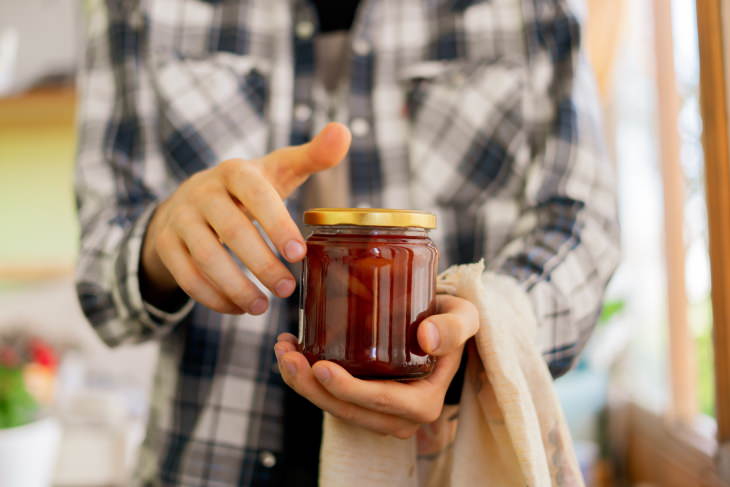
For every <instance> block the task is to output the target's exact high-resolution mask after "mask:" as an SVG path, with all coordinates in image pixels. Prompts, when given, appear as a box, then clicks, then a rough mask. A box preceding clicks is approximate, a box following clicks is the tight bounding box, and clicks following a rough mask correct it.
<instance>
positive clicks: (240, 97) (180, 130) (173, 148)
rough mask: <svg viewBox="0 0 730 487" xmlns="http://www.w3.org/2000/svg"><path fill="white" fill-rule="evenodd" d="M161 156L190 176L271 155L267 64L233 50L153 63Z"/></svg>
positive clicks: (179, 56)
mask: <svg viewBox="0 0 730 487" xmlns="http://www.w3.org/2000/svg"><path fill="white" fill-rule="evenodd" d="M150 71H151V77H152V85H153V87H154V93H155V96H156V97H157V103H156V104H155V106H156V107H157V110H158V124H157V126H158V130H159V140H160V141H161V148H162V152H163V154H164V155H165V157H166V158H167V159H168V161H169V163H170V165H171V167H172V168H173V169H174V170H176V171H178V172H179V176H180V177H181V178H185V177H187V176H189V175H191V174H193V173H195V172H198V171H200V170H203V169H206V168H208V167H211V166H214V165H216V164H218V163H219V162H221V161H223V160H225V159H230V158H233V157H240V158H243V159H251V158H255V157H260V156H262V155H264V154H265V153H266V152H267V149H268V147H267V146H268V138H269V129H268V124H267V116H266V112H267V104H268V99H269V77H268V75H267V73H268V72H269V66H268V63H267V62H266V61H265V60H262V59H259V58H256V57H254V56H250V55H240V54H234V53H230V52H211V53H207V54H204V55H200V56H185V55H177V56H170V57H169V58H168V59H165V60H157V61H153V62H152V66H151V69H150Z"/></svg>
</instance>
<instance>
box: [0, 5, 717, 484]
mask: <svg viewBox="0 0 730 487" xmlns="http://www.w3.org/2000/svg"><path fill="white" fill-rule="evenodd" d="M574 3H575V4H576V6H577V8H578V9H579V11H580V12H581V15H582V16H583V17H584V25H585V35H584V41H585V45H586V49H587V53H588V56H589V58H590V61H591V62H592V64H593V66H594V69H595V72H596V78H597V81H598V85H599V89H600V95H601V101H602V106H603V109H604V120H605V131H606V138H607V141H608V144H607V150H608V151H610V152H611V153H612V154H613V155H614V160H615V161H616V165H617V170H618V174H619V179H620V183H619V184H620V212H621V221H622V228H623V235H622V239H623V264H622V265H621V267H620V269H619V271H618V272H617V274H616V276H615V278H614V279H613V281H612V282H611V285H610V287H609V290H608V294H607V300H606V304H605V308H604V312H603V315H602V317H601V321H600V324H599V326H598V328H597V330H596V333H595V335H594V336H593V338H592V339H591V341H590V344H589V346H588V349H587V351H586V353H585V354H584V356H583V359H582V360H581V362H580V364H579V365H578V367H577V368H576V369H575V370H574V371H572V372H571V373H569V374H568V375H566V376H565V377H563V378H561V379H559V380H558V381H557V383H556V384H557V388H558V390H559V394H560V397H561V401H562V402H563V405H564V408H565V411H566V415H567V417H568V420H569V423H570V426H571V429H572V432H573V436H574V438H575V440H576V444H577V449H578V454H579V458H580V461H581V465H582V468H583V470H584V474H585V476H586V481H587V483H588V484H589V485H592V486H608V485H677V486H690V485H708V486H709V485H726V484H725V483H724V482H723V480H722V478H723V476H725V479H728V477H727V475H726V474H727V470H730V469H729V468H728V466H729V465H730V457H726V455H725V453H724V452H725V449H724V448H723V446H724V445H725V441H726V440H728V439H730V424H728V419H730V378H728V374H730V363H728V362H727V361H725V359H726V358H728V359H730V340H728V339H727V336H728V334H730V323H728V315H727V311H725V313H724V314H723V315H722V316H721V315H718V316H715V318H714V319H713V300H712V295H711V275H712V273H713V272H714V273H715V275H717V274H718V272H723V271H722V269H725V271H724V272H725V276H726V278H727V277H728V276H730V265H728V263H727V262H723V261H722V253H721V252H715V257H714V259H711V258H710V252H709V250H708V249H709V242H710V236H711V235H716V234H719V233H718V232H721V231H722V230H721V228H722V227H723V226H730V221H725V222H722V221H718V220H717V219H716V218H714V217H713V213H712V212H709V213H710V215H709V218H708V211H707V209H708V205H707V201H708V194H706V190H705V188H706V186H705V175H706V173H707V172H708V164H714V165H715V166H716V165H718V164H721V165H722V164H725V165H726V164H727V158H726V156H727V152H725V153H724V154H725V155H724V158H723V156H722V154H721V153H720V154H719V155H718V153H717V150H716V147H715V146H713V147H712V154H710V153H708V154H705V153H704V152H703V143H702V142H703V141H702V134H703V116H702V109H701V107H702V104H701V102H700V85H701V76H700V73H701V72H702V73H703V78H702V79H703V86H706V88H705V89H706V90H710V89H712V90H718V89H719V88H718V87H720V88H722V89H725V90H726V89H727V84H725V83H726V82H727V80H728V79H729V78H728V76H727V74H726V73H725V72H724V71H723V65H727V63H726V62H725V63H724V64H723V62H722V61H723V58H722V53H723V49H724V47H723V45H722V42H723V39H728V38H729V37H730V36H728V34H729V33H730V22H727V21H725V20H726V19H727V16H723V17H722V18H721V17H720V16H719V15H720V14H719V13H720V12H721V10H720V3H727V2H719V1H718V2H712V1H704V0H699V1H698V2H694V1H691V0H666V1H662V0H655V1H653V2H652V1H648V0H647V1H630V0H623V1H622V0H589V1H581V0H576V1H575V2H574ZM83 8H84V3H83V2H78V1H74V0H52V1H51V0H25V1H24V2H9V1H5V2H0V485H3V480H2V479H3V471H6V472H8V471H9V470H7V469H9V468H11V467H10V465H13V468H14V469H15V470H18V471H20V473H19V474H18V475H22V470H23V469H31V470H33V469H35V470H39V469H41V470H45V471H47V476H48V478H49V479H50V480H49V482H52V484H53V485H56V486H112V485H119V486H121V485H127V482H128V474H129V471H130V469H131V468H132V467H133V463H134V458H135V454H136V448H137V447H138V445H139V443H140V441H141V439H142V435H143V431H144V424H145V419H146V418H145V416H146V411H147V405H148V397H149V394H148V389H149V387H150V384H151V377H152V370H153V368H154V361H155V358H156V350H155V347H154V345H152V344H149V345H145V346H137V347H126V348H120V349H114V350H110V349H108V348H107V347H105V346H104V345H102V344H101V342H100V341H99V340H98V339H97V338H96V336H95V335H94V333H93V332H92V331H91V330H90V328H89V327H88V325H87V324H86V323H85V320H84V318H83V316H82V314H81V312H80V310H79V307H78V304H77V301H76V297H75V293H74V288H73V267H74V261H75V257H76V253H77V246H78V226H77V223H76V219H75V209H74V196H73V191H72V180H73V165H74V153H75V143H76V141H75V126H74V108H75V104H76V94H75V91H74V70H75V66H76V64H77V60H78V57H79V52H80V43H81V42H82V32H83ZM703 9H704V10H703ZM703 12H705V14H703V15H701V16H699V18H698V13H699V14H702V13H703ZM707 12H709V14H707ZM708 19H709V23H710V24H711V25H709V24H708V26H707V28H706V30H705V29H702V30H701V32H716V33H717V35H716V36H715V37H712V36H711V35H710V34H708V36H709V37H710V38H711V39H710V41H708V44H706V45H704V46H705V51H703V52H709V51H708V49H709V50H712V49H718V50H719V51H718V52H719V53H720V56H719V57H715V58H711V60H710V61H707V59H710V58H708V57H705V56H704V55H703V63H707V64H708V66H707V67H704V66H705V65H704V64H703V65H701V64H700V47H699V46H700V44H699V42H698V32H699V31H698V27H697V26H698V20H699V22H700V25H705V24H704V23H703V22H708ZM723 25H724V27H723ZM723 28H724V30H723ZM723 32H724V34H723ZM713 42H714V44H712V43H713ZM707 46H710V47H709V48H708V47H707ZM713 46H714V47H713ZM709 63H715V65H709ZM717 64H719V66H718V65H717ZM706 73H710V75H711V76H715V78H713V79H715V81H717V80H718V79H719V81H720V82H719V83H718V82H715V83H707V82H706V80H707V79H708V78H707V76H706ZM718 73H719V74H718ZM718 77H719V78H718ZM722 89H720V91H722ZM705 95H706V96H705V100H706V101H707V100H713V102H716V103H719V104H721V105H720V108H717V110H719V113H725V124H726V117H727V114H726V112H725V110H726V108H725V107H724V104H725V101H724V100H725V94H724V93H720V92H714V91H713V92H710V93H705ZM711 105H712V103H706V106H705V109H706V110H705V119H706V120H705V124H704V125H705V130H706V131H707V130H709V129H710V127H708V120H709V118H708V115H707V114H708V113H709V112H708V111H707V107H708V106H711ZM720 118H722V117H720ZM712 123H713V124H714V125H713V130H714V134H715V136H717V135H718V134H721V135H720V137H723V138H725V140H727V132H726V130H727V126H726V125H725V126H724V128H723V126H722V124H721V123H720V122H718V118H717V117H714V118H713V119H712ZM718 123H720V126H719V128H718V126H717V124H718ZM720 146H722V144H720ZM708 147H709V146H708V144H707V142H706V143H705V148H706V149H707V148H708ZM724 147H725V151H727V144H726V143H725V145H724ZM720 149H722V147H720ZM715 166H713V168H714V167H715ZM714 170H715V169H713V171H714ZM710 172H712V171H710ZM712 173H713V174H715V173H714V172H712ZM724 174H728V173H727V172H725V173H724ZM716 183H717V186H716V188H720V193H722V188H725V190H724V191H725V192H724V194H725V196H726V197H727V196H728V189H727V188H728V187H730V180H728V181H719V182H717V181H716ZM709 197H710V200H709V201H712V202H713V204H720V203H717V202H718V201H719V200H717V199H716V198H717V191H716V190H713V192H712V194H710V195H709ZM728 201H730V200H728ZM710 207H711V208H713V207H714V206H713V205H710ZM713 226H714V228H719V229H720V230H713ZM723 266H724V267H723ZM718 269H720V270H719V271H718ZM711 271H712V272H711ZM718 282H721V281H718ZM718 295H719V294H718ZM718 299H719V298H718V297H717V295H716V297H715V310H717V309H719V308H718V306H720V307H722V306H724V305H721V303H719V301H718ZM722 309H724V308H722ZM716 314H717V311H716ZM713 330H714V333H715V337H716V340H715V341H714V342H713ZM725 330H727V331H725ZM715 353H717V354H720V356H718V357H717V361H715V357H714V356H713V354H715ZM715 363H722V364H726V365H728V366H727V367H720V368H719V369H716V368H715V365H714V364H715ZM726 369H728V370H726ZM20 382H22V383H24V384H25V387H24V388H23V387H19V384H20ZM716 383H717V384H721V385H722V384H727V388H726V387H724V386H723V387H720V388H719V389H718V391H717V393H716V390H715V384H716ZM725 389H727V390H725ZM28 404H35V405H37V407H38V408H39V410H40V411H44V412H45V411H49V413H48V414H41V415H36V414H34V415H32V417H30V416H29V417H26V416H25V415H24V413H23V411H27V410H28V407H27V405H28ZM21 406H22V407H21ZM37 417H40V418H42V419H40V420H39V419H37ZM33 438H36V440H35V441H36V443H33V441H34V440H33ZM38 441H40V443H38ZM39 444H41V445H45V447H43V448H39V447H38V446H37V445H39ZM34 445H35V446H34ZM23 448H29V449H30V450H23ZM46 450H47V451H46ZM26 451H30V452H31V453H32V455H31V457H30V458H32V459H33V460H32V462H33V463H22V462H28V461H29V460H28V458H29V457H28V454H26ZM13 455H14V456H13ZM11 460H12V461H11ZM18 462H20V463H18ZM18 465H20V466H18ZM39 465H40V466H39ZM19 485H25V484H19ZM727 485H730V484H727Z"/></svg>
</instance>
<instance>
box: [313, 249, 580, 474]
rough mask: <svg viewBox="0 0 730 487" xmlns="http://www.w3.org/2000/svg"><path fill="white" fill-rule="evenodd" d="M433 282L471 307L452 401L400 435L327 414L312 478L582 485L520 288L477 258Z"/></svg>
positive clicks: (568, 435)
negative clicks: (462, 368) (470, 333)
mask: <svg viewBox="0 0 730 487" xmlns="http://www.w3.org/2000/svg"><path fill="white" fill-rule="evenodd" d="M438 287H439V292H443V293H448V294H452V295H454V296H458V297H461V298H464V299H467V300H469V301H471V302H472V303H474V304H475V305H476V307H477V309H478V311H479V317H480V327H479V331H478V332H477V334H476V336H475V338H474V340H473V341H471V342H470V343H469V344H468V346H467V347H466V348H465V353H468V354H469V355H468V360H467V370H466V377H465V380H464V387H463V391H462V396H461V402H460V405H459V406H448V407H445V408H444V411H443V413H442V415H441V418H439V420H437V421H436V422H435V423H433V424H431V425H427V426H423V427H421V430H420V431H419V433H418V435H417V436H416V437H414V438H411V439H408V440H400V439H397V438H393V437H387V436H381V435H378V434H376V433H372V432H370V431H367V430H364V429H362V428H359V427H356V426H352V425H350V424H348V423H345V422H343V421H341V420H339V419H337V418H335V417H333V416H331V415H329V414H326V415H325V419H324V435H323V440H322V450H321V458H320V485H321V486H322V487H342V486H344V487H368V486H374V487H375V486H377V487H382V486H398V487H416V486H427V487H472V486H478V485H487V486H498V487H511V486H515V487H525V486H528V487H542V486H545V487H547V486H554V487H582V486H583V479H582V477H581V474H580V469H579V468H578V463H577V461H576V457H575V452H574V451H573V445H572V441H571V438H570V434H569V432H568V428H567V426H566V423H565V419H564V417H563V413H562V411H561V408H560V404H559V403H558V400H557V396H556V394H555V391H554V389H553V384H552V378H551V376H550V373H549V371H548V369H547V366H546V364H545V361H544V360H543V358H542V356H541V354H540V351H539V350H538V347H537V345H536V343H535V337H536V326H537V325H536V322H535V317H534V315H533V313H532V308H531V305H530V302H529V301H528V298H527V295H526V294H525V292H524V291H523V290H522V289H521V288H520V287H519V286H518V284H517V282H516V281H515V280H514V279H512V278H510V277H507V276H502V275H497V274H492V273H489V272H487V273H485V272H484V263H483V262H479V263H476V264H468V265H461V266H453V267H451V268H449V269H447V270H446V271H445V272H444V273H443V274H441V275H440V276H439V279H438Z"/></svg>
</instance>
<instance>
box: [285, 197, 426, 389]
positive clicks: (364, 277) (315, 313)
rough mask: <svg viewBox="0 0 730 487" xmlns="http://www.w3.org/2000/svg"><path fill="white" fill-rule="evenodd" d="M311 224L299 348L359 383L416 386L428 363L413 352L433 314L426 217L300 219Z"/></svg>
mask: <svg viewBox="0 0 730 487" xmlns="http://www.w3.org/2000/svg"><path fill="white" fill-rule="evenodd" d="M304 221H305V223H308V224H314V225H315V226H314V228H313V232H312V233H311V235H310V236H309V237H308V238H307V257H306V259H305V261H304V267H303V271H302V310H301V311H302V316H301V328H300V333H299V341H300V348H301V351H302V353H303V354H304V356H305V357H307V360H308V361H309V363H310V364H313V363H315V362H316V361H318V360H330V361H332V362H335V363H337V364H339V365H341V366H342V367H344V368H345V369H346V370H347V371H348V372H350V373H351V374H352V375H354V376H355V377H359V378H363V379H400V380H405V379H418V378H423V377H425V376H427V375H428V374H430V373H431V371H432V370H433V366H434V363H435V361H434V359H433V357H431V356H429V355H427V354H426V353H425V352H424V351H423V350H422V349H421V347H420V346H419V345H418V340H417V338H416V331H417V329H418V325H419V324H420V322H421V321H422V320H423V319H424V318H426V317H427V316H430V315H432V314H434V313H435V291H436V271H437V266H438V250H437V249H436V246H435V245H434V244H433V242H432V241H431V239H430V238H429V237H428V233H427V229H428V228H433V227H434V226H435V217H434V216H433V215H432V214H429V213H423V212H411V211H400V210H376V209H318V210H310V211H308V212H305V215H304Z"/></svg>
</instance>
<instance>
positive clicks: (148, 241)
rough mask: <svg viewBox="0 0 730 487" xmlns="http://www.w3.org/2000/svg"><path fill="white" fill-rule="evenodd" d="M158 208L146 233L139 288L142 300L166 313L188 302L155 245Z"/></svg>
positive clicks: (141, 256) (140, 266) (141, 254)
mask: <svg viewBox="0 0 730 487" xmlns="http://www.w3.org/2000/svg"><path fill="white" fill-rule="evenodd" d="M160 209H161V208H160V207H158V208H157V209H156V210H155V212H154V214H153V215H152V218H151V219H150V222H149V224H148V226H147V231H146V232H145V236H144V240H143V242H142V251H141V253H140V262H139V287H140V292H141V294H142V299H143V300H144V301H145V302H147V303H149V304H151V305H152V306H155V307H157V308H159V309H161V310H164V311H170V310H175V309H178V308H179V307H180V306H182V305H183V304H184V303H185V301H187V299H188V297H187V295H186V294H185V293H184V292H183V291H182V290H181V289H180V287H179V286H178V285H177V282H176V281H175V278H174V277H173V275H172V274H171V273H170V271H169V270H168V269H167V267H166V266H165V264H164V262H162V259H161V258H160V255H159V253H158V251H157V245H156V243H155V241H156V236H157V233H158V229H157V227H158V221H159V210H160Z"/></svg>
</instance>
